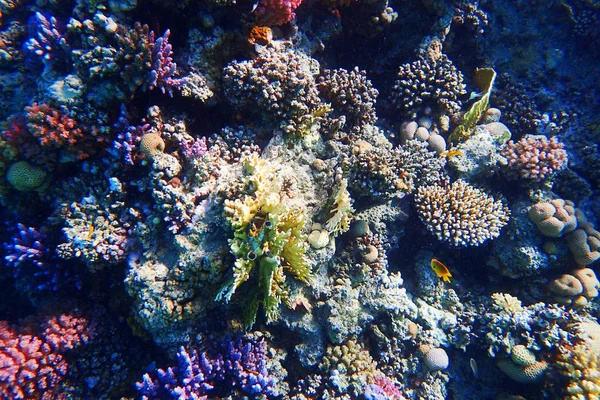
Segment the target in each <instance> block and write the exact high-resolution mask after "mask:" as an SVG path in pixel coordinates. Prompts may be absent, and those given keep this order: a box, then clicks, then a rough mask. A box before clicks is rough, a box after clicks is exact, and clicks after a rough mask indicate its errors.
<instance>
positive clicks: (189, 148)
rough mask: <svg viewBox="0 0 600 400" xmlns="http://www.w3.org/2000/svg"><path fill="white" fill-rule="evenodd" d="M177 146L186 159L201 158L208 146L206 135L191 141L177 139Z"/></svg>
mask: <svg viewBox="0 0 600 400" xmlns="http://www.w3.org/2000/svg"><path fill="white" fill-rule="evenodd" d="M178 144H179V148H180V149H181V154H183V156H184V157H185V158H186V159H188V160H196V159H198V158H201V157H202V156H204V155H205V154H206V152H207V151H208V146H207V145H206V137H202V138H200V139H198V138H194V140H193V141H189V142H188V141H186V140H183V139H181V140H180V141H179V143H178Z"/></svg>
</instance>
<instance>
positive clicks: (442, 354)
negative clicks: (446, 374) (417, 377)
mask: <svg viewBox="0 0 600 400" xmlns="http://www.w3.org/2000/svg"><path fill="white" fill-rule="evenodd" d="M423 362H424V363H425V365H427V368H429V369H430V370H431V371H438V370H442V369H446V368H448V365H449V363H450V360H449V358H448V353H446V350H444V349H442V348H441V347H434V348H432V349H430V350H429V351H428V352H427V353H426V354H425V358H424V359H423Z"/></svg>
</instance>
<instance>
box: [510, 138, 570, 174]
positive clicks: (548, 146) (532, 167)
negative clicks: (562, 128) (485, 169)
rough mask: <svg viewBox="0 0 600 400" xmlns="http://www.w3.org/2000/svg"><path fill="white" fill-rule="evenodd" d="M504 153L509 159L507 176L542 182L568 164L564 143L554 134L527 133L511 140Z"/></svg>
mask: <svg viewBox="0 0 600 400" xmlns="http://www.w3.org/2000/svg"><path fill="white" fill-rule="evenodd" d="M502 155H503V156H504V157H505V158H506V159H507V170H506V174H507V177H509V178H510V179H525V180H529V181H534V182H542V181H544V180H546V179H548V178H551V177H552V176H553V175H555V174H556V173H557V172H559V171H561V170H562V169H564V168H565V167H566V166H567V161H568V159H567V152H566V151H565V150H564V145H563V144H562V143H561V142H559V141H558V139H557V138H556V137H555V136H553V137H551V138H550V139H548V138H547V137H545V136H543V135H527V136H525V137H524V138H522V139H521V140H519V141H518V142H514V141H512V140H511V141H509V142H508V143H507V144H506V146H505V147H504V149H503V150H502Z"/></svg>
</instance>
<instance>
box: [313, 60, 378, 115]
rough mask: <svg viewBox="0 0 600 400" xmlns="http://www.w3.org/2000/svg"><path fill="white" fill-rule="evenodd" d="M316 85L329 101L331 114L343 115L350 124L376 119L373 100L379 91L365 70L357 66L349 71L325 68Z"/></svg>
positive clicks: (374, 100)
mask: <svg viewBox="0 0 600 400" xmlns="http://www.w3.org/2000/svg"><path fill="white" fill-rule="evenodd" d="M318 87H319V92H320V93H321V94H322V95H323V97H324V98H325V100H327V101H329V102H331V105H332V107H333V114H334V115H336V116H341V115H344V116H345V117H346V118H347V119H348V121H347V122H349V123H350V124H351V125H352V126H354V125H364V124H374V123H375V122H376V121H377V115H376V114H375V102H376V101H377V95H378V94H379V92H378V91H377V89H375V88H374V87H373V84H372V83H371V81H370V80H368V79H367V75H366V72H365V71H361V70H359V69H358V67H355V68H354V69H353V70H351V71H347V70H345V69H336V70H333V71H332V70H328V69H326V70H325V71H323V74H322V75H321V76H320V77H319V83H318Z"/></svg>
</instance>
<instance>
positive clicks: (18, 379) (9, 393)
mask: <svg viewBox="0 0 600 400" xmlns="http://www.w3.org/2000/svg"><path fill="white" fill-rule="evenodd" d="M66 372H67V363H66V361H65V360H64V359H63V357H62V356H61V355H60V354H58V353H57V352H56V351H54V350H53V349H52V348H51V347H50V346H49V345H48V343H46V342H44V340H43V339H41V338H39V337H36V336H33V335H26V334H19V333H18V330H17V329H16V328H13V327H10V326H9V325H8V323H7V322H6V321H0V396H1V397H2V398H5V399H29V398H40V399H48V400H50V399H62V398H66V396H64V395H60V391H59V388H58V386H59V383H60V381H61V380H62V378H63V377H64V376H65V374H66Z"/></svg>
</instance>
